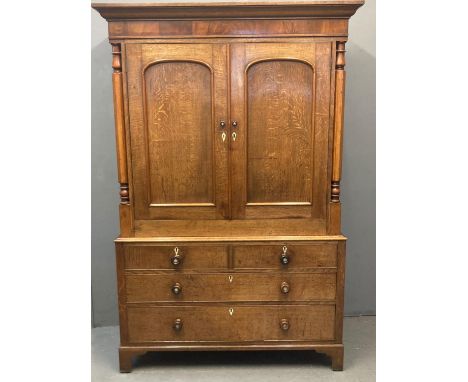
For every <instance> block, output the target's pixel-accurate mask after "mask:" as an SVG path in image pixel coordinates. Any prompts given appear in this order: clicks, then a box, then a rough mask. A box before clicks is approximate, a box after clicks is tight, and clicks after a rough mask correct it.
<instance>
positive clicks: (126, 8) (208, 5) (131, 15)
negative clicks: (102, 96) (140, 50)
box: [92, 0, 364, 21]
mask: <svg viewBox="0 0 468 382" xmlns="http://www.w3.org/2000/svg"><path fill="white" fill-rule="evenodd" d="M362 4H364V0H341V1H333V0H331V1H322V0H320V1H317V0H316V1H314V0H308V1H293V2H292V1H283V2H281V1H272V2H269V1H256V2H249V1H232V2H226V1H225V2H197V3H196V4H193V3H192V4H191V3H187V2H185V3H159V4H158V3H147V4H125V3H124V4H119V3H114V4H112V3H111V4H109V3H93V4H92V7H93V8H94V9H96V10H97V11H98V12H99V13H100V14H101V16H102V17H104V18H105V19H106V20H108V21H112V20H122V19H127V20H134V19H145V20H148V19H152V20H161V19H172V20H177V19H213V18H215V19H216V18H224V19H232V18H236V19H237V18H268V19H275V18H279V19H283V18H287V17H329V18H349V17H351V16H352V15H353V14H354V13H355V12H356V10H357V9H358V8H359V7H360V6H361V5H362Z"/></svg>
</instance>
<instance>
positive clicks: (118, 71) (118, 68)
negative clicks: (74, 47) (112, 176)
mask: <svg viewBox="0 0 468 382" xmlns="http://www.w3.org/2000/svg"><path fill="white" fill-rule="evenodd" d="M111 45H112V68H113V69H114V72H113V73H112V85H113V93H114V123H115V137H116V145H117V174H118V180H119V184H120V234H121V236H129V235H131V232H132V229H133V228H132V226H133V222H132V213H131V208H130V193H129V189H128V171H127V145H126V134H125V110H124V97H123V77H122V51H121V44H111Z"/></svg>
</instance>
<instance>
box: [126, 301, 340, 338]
mask: <svg viewBox="0 0 468 382" xmlns="http://www.w3.org/2000/svg"><path fill="white" fill-rule="evenodd" d="M127 317H128V338H129V342H131V343H143V342H159V341H174V342H177V341H196V342H200V341H231V342H232V341H234V342H239V341H268V340H271V341H326V340H333V339H334V325H335V306H334V305H325V304H324V305H289V306H288V305H281V306H278V305H268V306H245V305H242V306H231V307H229V306H209V307H207V306H204V307H203V306H202V307H200V306H197V307H193V306H192V307H187V306H180V307H139V306H131V307H128V308H127Z"/></svg>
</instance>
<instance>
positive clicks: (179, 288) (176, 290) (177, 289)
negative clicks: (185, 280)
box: [172, 283, 182, 294]
mask: <svg viewBox="0 0 468 382" xmlns="http://www.w3.org/2000/svg"><path fill="white" fill-rule="evenodd" d="M181 292H182V285H180V284H179V283H175V284H174V285H173V286H172V293H174V294H180V293H181Z"/></svg>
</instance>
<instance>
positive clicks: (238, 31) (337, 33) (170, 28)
mask: <svg viewBox="0 0 468 382" xmlns="http://www.w3.org/2000/svg"><path fill="white" fill-rule="evenodd" d="M347 35H348V22H347V20H344V19H309V20H301V19H299V20H298V19H287V20H258V19H257V20H225V19H223V20H210V21H204V20H190V21H186V20H178V21H144V20H138V21H111V22H110V23H109V37H110V38H111V40H120V39H127V40H128V39H141V38H165V39H170V40H172V39H175V38H180V37H185V38H191V37H196V38H208V37H223V38H225V37H258V36H264V37H288V36H298V37H305V36H307V37H323V36H333V37H346V36H347Z"/></svg>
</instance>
